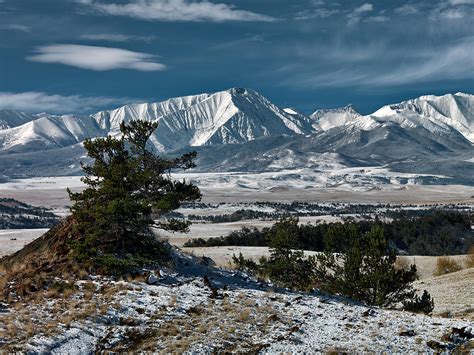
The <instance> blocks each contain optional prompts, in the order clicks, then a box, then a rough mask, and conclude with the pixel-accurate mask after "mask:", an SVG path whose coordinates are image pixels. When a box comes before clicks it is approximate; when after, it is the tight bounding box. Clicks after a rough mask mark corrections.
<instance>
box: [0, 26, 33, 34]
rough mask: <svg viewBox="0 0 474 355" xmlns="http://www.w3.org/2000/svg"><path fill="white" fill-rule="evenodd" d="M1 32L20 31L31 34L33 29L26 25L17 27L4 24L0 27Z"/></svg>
mask: <svg viewBox="0 0 474 355" xmlns="http://www.w3.org/2000/svg"><path fill="white" fill-rule="evenodd" d="M0 30H11V31H20V32H25V33H28V32H31V29H30V28H29V27H28V26H25V25H17V24H4V25H0Z"/></svg>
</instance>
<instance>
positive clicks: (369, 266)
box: [316, 225, 416, 307]
mask: <svg viewBox="0 0 474 355" xmlns="http://www.w3.org/2000/svg"><path fill="white" fill-rule="evenodd" d="M352 238H353V239H352V240H348V241H347V243H348V246H347V247H346V248H345V251H344V252H343V253H341V254H335V253H333V250H332V249H326V251H325V252H324V253H322V254H320V255H318V256H317V261H318V265H317V267H316V275H317V276H316V277H317V280H318V283H319V286H320V288H321V289H322V290H324V291H327V292H330V293H336V294H341V295H344V296H347V297H349V298H352V299H354V300H359V301H363V302H366V303H368V304H370V305H376V306H385V307H386V306H393V305H395V304H397V303H399V302H402V301H404V300H407V299H411V298H412V297H413V295H414V291H413V289H412V287H411V283H412V282H413V281H414V280H415V279H416V266H415V265H412V266H411V267H410V269H408V270H397V269H396V268H395V267H394V262H395V260H396V253H395V251H394V250H393V249H390V248H389V247H388V243H387V240H386V239H385V237H384V233H383V229H382V228H381V227H380V226H377V225H375V226H373V227H372V229H371V230H370V231H369V232H368V233H364V234H362V233H359V235H353V236H352Z"/></svg>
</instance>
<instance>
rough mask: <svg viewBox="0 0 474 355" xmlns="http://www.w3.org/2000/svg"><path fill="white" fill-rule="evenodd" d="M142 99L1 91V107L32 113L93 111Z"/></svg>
mask: <svg viewBox="0 0 474 355" xmlns="http://www.w3.org/2000/svg"><path fill="white" fill-rule="evenodd" d="M137 101H141V100H137V99H131V98H126V97H125V98H114V97H104V96H99V97H88V96H81V95H70V96H63V95H56V94H49V93H45V92H39V91H27V92H0V109H8V110H18V111H25V112H30V113H38V112H49V113H60V114H65V113H91V112H94V111H97V110H100V109H104V108H108V107H110V106H112V105H114V106H115V105H124V104H127V103H131V102H137Z"/></svg>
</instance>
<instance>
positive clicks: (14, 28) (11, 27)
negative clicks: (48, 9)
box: [0, 1, 31, 33]
mask: <svg viewBox="0 0 474 355" xmlns="http://www.w3.org/2000/svg"><path fill="white" fill-rule="evenodd" d="M0 2H1V1H0ZM0 30H10V31H20V32H25V33H28V32H31V28H30V27H28V26H25V25H18V24H2V25H0Z"/></svg>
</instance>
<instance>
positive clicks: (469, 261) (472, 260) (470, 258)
mask: <svg viewBox="0 0 474 355" xmlns="http://www.w3.org/2000/svg"><path fill="white" fill-rule="evenodd" d="M465 264H466V268H468V269H469V268H471V267H474V245H473V246H471V247H470V248H469V251H468V252H467V256H466V261H465Z"/></svg>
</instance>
